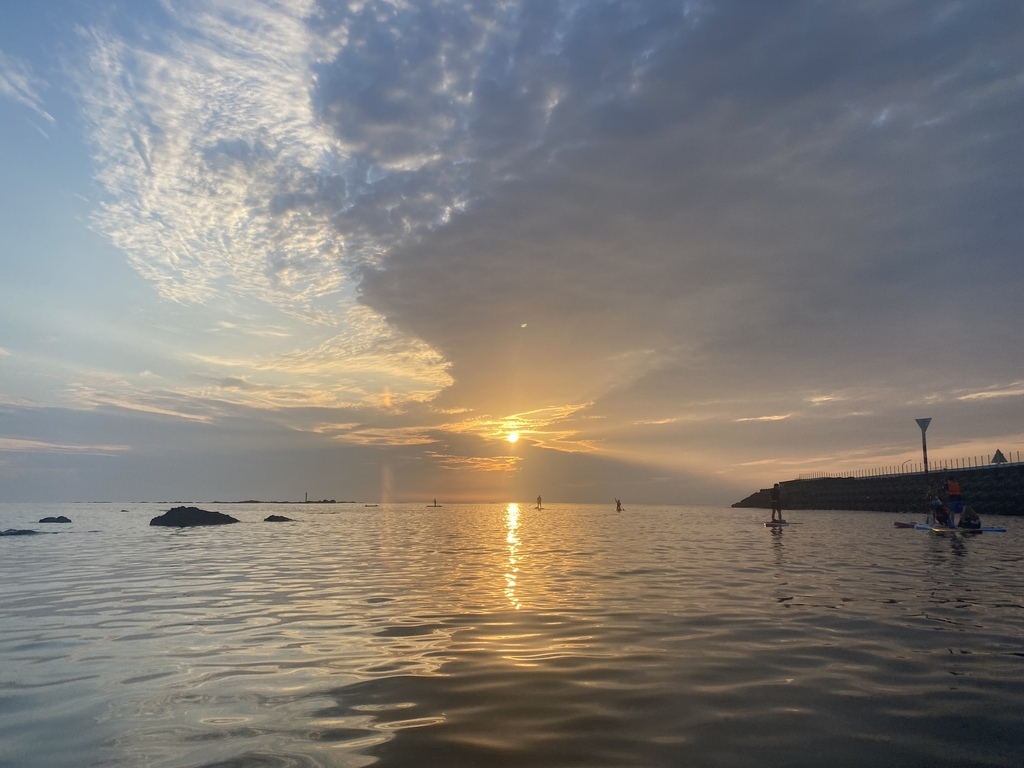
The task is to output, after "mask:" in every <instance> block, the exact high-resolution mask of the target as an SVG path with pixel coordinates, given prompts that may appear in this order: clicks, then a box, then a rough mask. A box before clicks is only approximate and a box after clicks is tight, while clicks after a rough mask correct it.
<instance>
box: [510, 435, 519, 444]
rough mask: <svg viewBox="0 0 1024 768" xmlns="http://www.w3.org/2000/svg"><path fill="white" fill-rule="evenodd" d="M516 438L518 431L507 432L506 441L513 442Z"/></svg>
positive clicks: (517, 437)
mask: <svg viewBox="0 0 1024 768" xmlns="http://www.w3.org/2000/svg"><path fill="white" fill-rule="evenodd" d="M518 439H519V433H518V432H509V433H508V441H509V442H510V443H514V442H515V441H516V440H518Z"/></svg>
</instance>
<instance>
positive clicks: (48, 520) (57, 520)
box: [39, 515, 71, 523]
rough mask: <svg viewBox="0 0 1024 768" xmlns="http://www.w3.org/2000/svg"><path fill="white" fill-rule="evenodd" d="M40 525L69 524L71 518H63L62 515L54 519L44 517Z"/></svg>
mask: <svg viewBox="0 0 1024 768" xmlns="http://www.w3.org/2000/svg"><path fill="white" fill-rule="evenodd" d="M39 522H40V523H70V522H71V518H69V517H64V515H57V516H56V517H44V518H43V519H42V520H40V521H39Z"/></svg>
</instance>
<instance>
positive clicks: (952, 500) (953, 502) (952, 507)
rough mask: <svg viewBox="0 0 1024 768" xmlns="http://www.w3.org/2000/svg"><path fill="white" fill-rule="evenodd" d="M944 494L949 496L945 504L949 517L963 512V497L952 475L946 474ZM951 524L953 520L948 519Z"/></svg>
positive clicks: (958, 484)
mask: <svg viewBox="0 0 1024 768" xmlns="http://www.w3.org/2000/svg"><path fill="white" fill-rule="evenodd" d="M946 495H947V496H948V497H949V500H948V501H947V502H946V506H948V507H949V514H950V517H951V518H952V517H955V516H956V515H960V514H963V511H964V497H963V494H962V492H961V490H960V483H959V482H958V481H957V479H956V478H955V477H954V476H953V475H947V476H946ZM952 524H953V522H952V520H950V525H952Z"/></svg>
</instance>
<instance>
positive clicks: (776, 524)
mask: <svg viewBox="0 0 1024 768" xmlns="http://www.w3.org/2000/svg"><path fill="white" fill-rule="evenodd" d="M784 525H789V523H787V522H786V521H785V520H772V521H771V522H768V523H765V524H764V527H765V528H781V527H782V526H784Z"/></svg>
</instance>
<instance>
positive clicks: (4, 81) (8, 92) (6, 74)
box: [0, 51, 56, 123]
mask: <svg viewBox="0 0 1024 768" xmlns="http://www.w3.org/2000/svg"><path fill="white" fill-rule="evenodd" d="M46 88H47V83H46V81H44V80H43V79H42V78H39V77H37V76H36V75H35V74H34V73H33V72H32V67H31V65H30V64H29V63H28V62H27V61H25V60H23V59H20V58H18V57H16V56H9V55H8V54H6V53H4V52H3V51H0V96H3V97H4V98H7V99H10V100H11V101H13V102H14V103H16V104H21V105H22V106H23V107H28V108H29V109H30V110H32V111H33V112H35V113H36V114H37V115H39V116H40V117H42V118H43V119H44V120H46V121H47V122H48V123H53V122H56V121H55V120H54V119H53V116H52V115H51V114H50V113H49V112H47V111H46V110H45V109H44V108H43V98H42V95H41V94H42V91H44V90H45V89H46Z"/></svg>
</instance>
